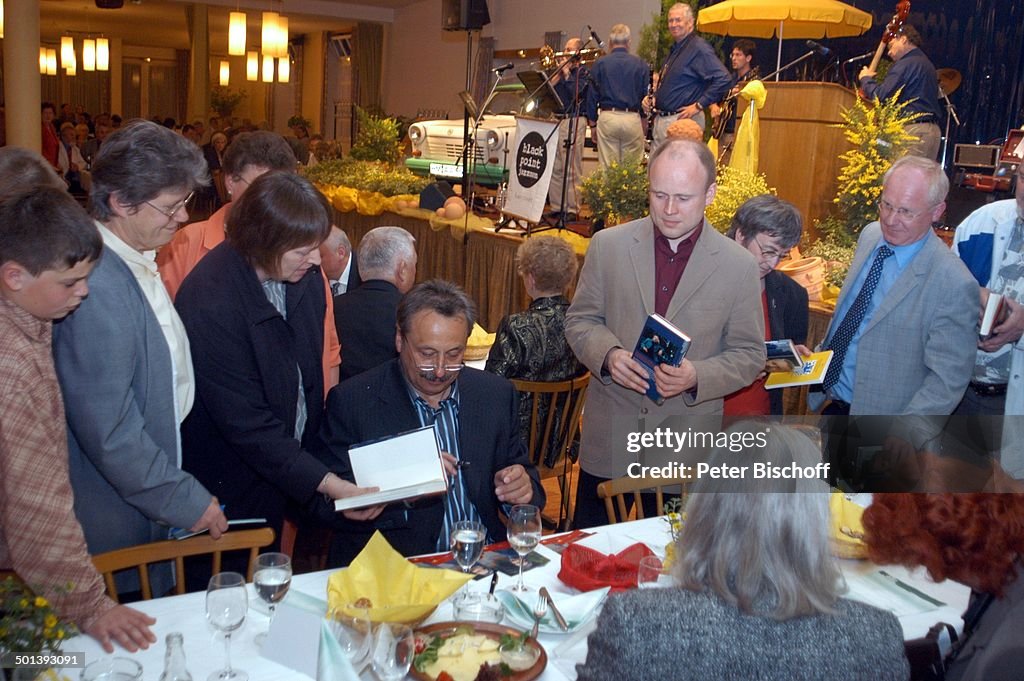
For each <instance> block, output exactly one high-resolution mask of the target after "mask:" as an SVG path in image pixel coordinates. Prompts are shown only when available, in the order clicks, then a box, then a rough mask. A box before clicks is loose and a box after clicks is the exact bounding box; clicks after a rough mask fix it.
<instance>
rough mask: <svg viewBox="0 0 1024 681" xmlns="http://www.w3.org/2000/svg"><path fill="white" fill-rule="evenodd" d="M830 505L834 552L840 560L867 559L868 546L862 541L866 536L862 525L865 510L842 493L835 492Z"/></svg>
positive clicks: (829, 502)
mask: <svg viewBox="0 0 1024 681" xmlns="http://www.w3.org/2000/svg"><path fill="white" fill-rule="evenodd" d="M828 505H829V510H830V511H831V516H832V521H831V530H832V531H831V537H832V552H833V553H835V554H836V555H837V556H839V557H840V558H857V559H863V558H867V546H866V545H865V544H864V542H863V541H861V537H863V536H864V525H862V524H861V516H862V515H863V514H864V509H863V508H861V507H860V506H858V505H857V504H855V503H853V502H852V501H850V500H849V499H847V498H846V495H845V494H843V493H841V492H834V493H833V494H832V495H831V497H830V498H829V500H828Z"/></svg>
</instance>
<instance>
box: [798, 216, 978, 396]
mask: <svg viewBox="0 0 1024 681" xmlns="http://www.w3.org/2000/svg"><path fill="white" fill-rule="evenodd" d="M881 238H882V229H881V226H880V225H879V224H878V223H877V222H873V223H871V224H870V225H868V226H867V227H865V228H864V231H863V232H861V235H860V239H859V240H858V242H857V252H856V253H855V254H854V257H853V262H852V263H851V265H850V273H849V275H847V280H846V281H847V283H848V282H852V281H853V279H854V278H855V277H856V276H857V273H858V272H860V270H861V268H863V267H864V266H865V264H866V261H867V259H868V257H869V256H870V255H871V253H872V251H873V250H874V248H875V246H876V245H877V244H878V242H879V241H880V240H881ZM925 239H926V241H925V244H924V247H923V248H922V249H921V251H920V252H919V253H918V254H917V256H916V257H915V258H914V259H913V260H912V261H911V262H910V264H909V265H907V267H906V269H904V271H903V273H902V274H900V276H899V279H897V280H896V283H895V285H894V286H893V288H892V290H891V291H890V292H889V295H887V296H886V298H885V300H883V301H882V304H881V305H879V306H878V308H877V309H876V310H875V312H874V313H873V314H872V315H871V319H869V320H868V322H867V324H866V325H864V327H863V330H862V331H861V335H860V340H859V342H858V346H857V366H856V368H855V370H854V386H853V400H852V402H851V403H850V413H851V414H853V415H879V416H885V415H893V416H895V415H901V414H916V415H923V416H927V415H946V414H950V413H952V412H953V410H954V409H955V408H956V405H957V404H959V403H960V400H961V398H963V395H964V391H965V390H966V389H967V384H968V382H969V381H970V379H971V373H972V371H973V368H974V361H975V357H976V355H977V352H978V333H977V323H978V315H979V313H980V311H981V303H980V301H979V298H978V282H977V281H976V280H975V279H974V278H973V277H972V276H971V273H970V271H969V270H968V269H967V267H966V266H965V265H964V263H963V261H961V260H960V259H959V258H958V257H956V256H955V255H954V254H953V252H952V251H950V250H949V248H947V247H946V245H945V244H944V243H943V242H942V240H941V239H939V237H937V236H935V234H928V235H927V236H926V237H925ZM849 288H850V287H848V286H846V285H845V283H844V286H843V289H842V292H841V293H840V294H839V301H838V303H837V305H836V309H839V308H840V307H841V306H842V305H843V301H845V300H846V298H847V296H850V295H856V291H850V290H849ZM839 323H840V320H836V319H835V317H833V318H832V322H831V323H830V324H829V328H828V333H827V334H826V335H825V343H826V344H827V343H828V342H829V341H831V339H832V334H833V333H835V330H836V327H838V326H839ZM822 347H824V345H823V346H822ZM824 401H825V395H824V394H823V393H821V392H812V393H810V394H809V395H808V406H810V407H811V409H813V410H815V411H816V410H818V409H819V408H820V407H821V406H822V404H824Z"/></svg>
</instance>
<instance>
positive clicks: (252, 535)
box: [92, 527, 274, 602]
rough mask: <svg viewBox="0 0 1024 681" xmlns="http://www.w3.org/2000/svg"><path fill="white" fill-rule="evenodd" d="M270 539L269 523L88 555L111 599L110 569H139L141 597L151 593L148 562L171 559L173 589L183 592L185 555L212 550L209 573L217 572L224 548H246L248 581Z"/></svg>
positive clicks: (113, 592)
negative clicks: (222, 532) (212, 535)
mask: <svg viewBox="0 0 1024 681" xmlns="http://www.w3.org/2000/svg"><path fill="white" fill-rule="evenodd" d="M273 542H274V530H272V529H270V528H269V527H261V528H258V529H255V530H235V531H234V532H226V533H225V534H224V535H223V536H222V537H221V538H220V539H217V540H214V539H213V538H211V537H210V535H209V534H201V535H198V536H195V537H189V538H188V539H182V540H181V541H178V540H177V539H168V540H166V541H157V542H152V543H150V544H140V545H138V546H129V547H126V548H123V549H117V550H115V551H107V552H106V553H100V554H97V555H95V556H93V557H92V562H93V565H95V566H96V569H97V570H98V571H99V573H100V574H101V575H103V581H104V582H105V583H106V585H107V593H108V594H109V595H110V597H111V598H112V599H114V602H119V601H118V599H117V587H116V586H115V584H114V573H116V572H120V571H121V570H128V569H131V568H135V569H136V570H137V571H138V573H139V584H140V585H141V588H142V598H143V600H149V599H150V598H152V597H153V591H152V589H151V588H150V585H149V570H148V567H149V564H150V563H161V562H163V561H166V560H173V561H174V567H175V570H176V576H177V583H176V584H175V585H174V593H176V594H183V593H185V557H186V556H200V555H203V554H208V553H209V554H213V573H214V574H216V573H218V572H220V564H221V554H222V553H223V552H224V551H234V550H238V549H249V568H248V573H247V574H246V579H247V580H248V581H252V570H253V565H254V564H255V562H256V555H257V554H258V553H259V549H261V548H263V547H264V546H269V545H270V544H272V543H273Z"/></svg>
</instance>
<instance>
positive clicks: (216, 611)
mask: <svg viewBox="0 0 1024 681" xmlns="http://www.w3.org/2000/svg"><path fill="white" fill-rule="evenodd" d="M248 608H249V592H248V591H247V590H246V588H245V577H243V576H242V575H240V574H238V573H237V572H219V573H217V574H215V575H214V576H213V577H211V578H210V585H209V586H208V587H206V619H208V620H209V621H210V624H212V625H213V626H214V627H215V628H217V629H219V630H221V631H223V632H224V669H221V670H219V671H215V672H213V673H212V674H210V676H208V677H207V681H247V680H248V678H249V675H248V674H246V673H245V672H243V671H241V670H238V669H232V668H231V632H233V631H234V630H235V629H238V628H239V627H240V626H242V622H244V621H245V611H246V610H247V609H248Z"/></svg>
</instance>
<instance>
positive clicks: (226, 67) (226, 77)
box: [220, 59, 231, 87]
mask: <svg viewBox="0 0 1024 681" xmlns="http://www.w3.org/2000/svg"><path fill="white" fill-rule="evenodd" d="M220 84H221V86H222V87H227V86H228V85H230V84H231V64H229V63H228V62H227V60H226V59H221V60H220Z"/></svg>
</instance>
